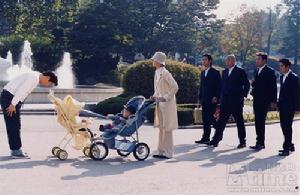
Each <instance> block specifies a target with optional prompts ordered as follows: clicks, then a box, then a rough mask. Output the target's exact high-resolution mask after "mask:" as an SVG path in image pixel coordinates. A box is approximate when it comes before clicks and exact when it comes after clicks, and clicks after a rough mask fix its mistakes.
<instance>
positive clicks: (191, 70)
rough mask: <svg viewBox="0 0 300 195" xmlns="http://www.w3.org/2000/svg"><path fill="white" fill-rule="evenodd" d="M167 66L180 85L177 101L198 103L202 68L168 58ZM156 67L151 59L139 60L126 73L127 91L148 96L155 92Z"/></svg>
mask: <svg viewBox="0 0 300 195" xmlns="http://www.w3.org/2000/svg"><path fill="white" fill-rule="evenodd" d="M166 68H167V69H168V70H169V71H170V73H171V74H172V75H173V77H174V79H175V80H176V81H177V83H178V86H179V91H178V93H177V95H176V98H177V103H196V102H197V99H198V90H199V76H200V70H199V69H198V68H196V67H194V66H192V65H189V64H185V63H181V62H177V61H173V60H167V62H166ZM154 73H155V69H154V68H153V67H152V63H151V61H149V60H148V61H139V62H137V63H135V64H133V65H132V66H131V67H130V68H129V69H128V70H127V71H126V73H125V74H124V77H123V81H122V86H123V88H124V90H125V91H126V92H129V93H133V94H138V95H143V96H145V97H146V98H148V97H150V96H151V95H153V93H154V86H153V79H154Z"/></svg>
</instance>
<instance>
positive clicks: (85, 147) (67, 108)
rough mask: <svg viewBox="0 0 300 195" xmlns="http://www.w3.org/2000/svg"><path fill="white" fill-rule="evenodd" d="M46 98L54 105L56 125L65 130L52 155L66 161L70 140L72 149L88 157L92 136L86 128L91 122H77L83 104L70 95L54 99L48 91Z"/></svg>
mask: <svg viewBox="0 0 300 195" xmlns="http://www.w3.org/2000/svg"><path fill="white" fill-rule="evenodd" d="M48 98H49V100H50V101H51V102H52V103H53V104H54V107H55V111H56V112H57V121H58V123H59V124H60V125H62V126H63V127H64V128H65V129H66V130H67V133H66V135H65V136H64V137H63V139H62V140H61V141H60V143H59V144H58V146H55V147H53V148H52V154H53V155H54V156H56V157H57V158H58V159H60V160H66V159H67V158H68V153H67V151H66V150H65V148H66V147H67V146H68V145H69V143H70V142H71V140H74V144H73V148H74V149H76V150H82V152H83V154H84V155H85V156H87V157H89V156H90V145H91V143H92V140H93V137H94V135H93V133H92V132H91V130H90V129H89V128H88V127H89V126H90V125H91V120H90V119H87V120H79V113H80V111H81V109H82V108H83V106H84V104H83V103H80V102H78V101H76V100H75V99H73V98H72V96H70V95H67V96H66V97H65V98H64V99H63V100H62V99H60V98H58V97H55V96H54V93H53V92H52V91H50V93H49V95H48Z"/></svg>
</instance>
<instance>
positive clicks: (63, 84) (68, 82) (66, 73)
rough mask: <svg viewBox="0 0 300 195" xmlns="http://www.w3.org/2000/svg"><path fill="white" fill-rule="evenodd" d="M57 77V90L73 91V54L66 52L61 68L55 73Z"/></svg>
mask: <svg viewBox="0 0 300 195" xmlns="http://www.w3.org/2000/svg"><path fill="white" fill-rule="evenodd" d="M55 72H56V74H57V77H58V78H59V82H58V86H57V88H60V89H62V88H65V89H72V88H74V85H75V81H74V80H75V79H74V73H73V70H72V60H71V54H70V53H69V52H64V55H63V59H62V62H61V63H60V66H59V67H58V68H57V70H56V71H55Z"/></svg>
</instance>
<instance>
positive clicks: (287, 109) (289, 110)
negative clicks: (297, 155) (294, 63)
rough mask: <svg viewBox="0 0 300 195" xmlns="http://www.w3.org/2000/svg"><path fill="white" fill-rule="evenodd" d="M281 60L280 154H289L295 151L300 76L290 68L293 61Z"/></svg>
mask: <svg viewBox="0 0 300 195" xmlns="http://www.w3.org/2000/svg"><path fill="white" fill-rule="evenodd" d="M279 62H280V72H281V74H282V75H281V76H280V93H279V105H278V107H279V115H280V126H281V129H282V132H283V136H284V143H283V150H279V156H288V155H289V154H290V151H291V152H294V151H295V147H294V144H293V143H292V135H293V129H292V125H293V118H294V114H295V111H296V106H297V105H296V104H297V102H298V101H297V98H299V97H298V90H299V77H298V76H297V75H296V74H295V73H293V72H292V71H291V69H290V67H291V62H290V61H289V60H288V59H281V60H279Z"/></svg>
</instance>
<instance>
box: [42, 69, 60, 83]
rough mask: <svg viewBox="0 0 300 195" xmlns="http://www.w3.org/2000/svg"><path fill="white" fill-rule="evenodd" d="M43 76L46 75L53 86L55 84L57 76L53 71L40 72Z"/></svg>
mask: <svg viewBox="0 0 300 195" xmlns="http://www.w3.org/2000/svg"><path fill="white" fill-rule="evenodd" d="M42 74H43V75H44V76H47V77H49V81H50V82H51V83H54V85H55V86H57V82H58V81H57V76H56V75H55V74H54V73H53V72H51V71H46V72H43V73H42Z"/></svg>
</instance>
